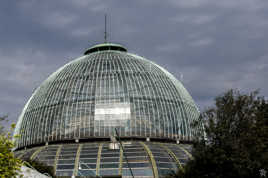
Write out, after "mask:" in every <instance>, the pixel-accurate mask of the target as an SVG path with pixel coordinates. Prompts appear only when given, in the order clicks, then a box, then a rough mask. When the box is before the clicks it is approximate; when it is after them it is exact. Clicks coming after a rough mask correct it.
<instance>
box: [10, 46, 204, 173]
mask: <svg viewBox="0 0 268 178" xmlns="http://www.w3.org/2000/svg"><path fill="white" fill-rule="evenodd" d="M198 117H199V111H198V108H197V107H196V105H195V103H194V101H193V99H192V97H191V96H190V94H189V93H188V92H187V90H186V89H185V88H184V87H183V85H182V84H181V82H180V81H178V80H177V79H176V78H175V77H174V76H173V75H172V74H170V73H169V72H168V71H166V70H165V69H163V68H162V67H160V66H159V65H157V64H155V63H153V62H151V61H149V60H147V59H145V58H143V57H140V56H138V55H135V54H132V53H128V52H127V49H126V48H125V47H123V46H122V45H118V44H112V43H104V44H99V45H95V46H93V47H91V48H89V49H87V50H86V51H85V53H84V55H83V56H82V57H79V58H77V59H75V60H73V61H71V62H69V63H68V64H66V65H64V66H63V67H61V68H60V69H58V70H57V71H56V72H54V73H53V74H51V75H50V76H49V77H48V79H46V80H45V81H44V82H43V83H42V84H41V85H40V87H38V88H37V89H36V90H35V91H34V93H33V94H32V96H31V97H30V99H29V100H28V102H27V103H26V105H25V107H24V109H23V111H22V113H21V115H20V117H19V120H18V123H17V126H16V129H15V134H17V135H20V137H19V138H18V139H17V140H16V143H17V151H16V152H15V154H16V155H18V156H19V157H21V158H25V159H26V158H31V159H39V160H41V161H43V162H46V163H47V164H48V165H52V166H53V167H54V169H55V172H56V174H57V175H59V176H61V175H64V176H66V175H67V176H71V175H75V176H78V175H79V171H78V170H79V168H82V167H84V169H85V170H84V173H85V174H87V175H90V174H92V173H94V174H95V175H107V174H112V175H117V174H119V175H122V176H123V177H127V176H130V173H129V172H125V173H124V170H125V171H127V170H128V169H126V168H127V166H131V165H130V164H129V165H125V163H124V159H125V157H124V156H123V150H122V149H123V148H122V149H121V147H120V148H119V149H112V150H110V152H113V151H114V153H113V154H112V155H114V157H111V158H109V159H108V160H110V161H107V162H108V163H109V162H110V163H109V164H107V165H106V166H105V164H102V162H101V161H102V160H103V158H102V157H103V155H102V154H104V153H105V152H107V154H108V153H109V147H108V146H109V143H110V138H111V137H113V136H114V135H115V131H116V132H117V136H118V137H119V138H120V139H121V140H122V145H125V149H126V150H127V149H128V148H129V150H130V151H129V159H131V156H130V155H131V153H132V156H134V155H135V152H139V153H140V154H141V155H142V156H141V157H143V158H142V160H144V161H142V162H140V161H138V162H135V161H134V162H133V163H131V164H133V166H134V167H135V166H138V167H139V166H140V167H148V170H150V171H147V172H146V171H145V172H144V171H140V172H139V171H137V172H136V173H137V175H139V177H141V176H143V177H144V176H145V177H158V176H159V175H165V174H166V172H168V171H165V169H166V170H170V169H172V170H173V171H175V170H176V169H177V168H178V166H179V167H180V166H181V165H182V164H184V163H185V161H186V160H187V159H188V158H191V155H190V146H189V145H187V144H186V145H185V144H179V145H178V144H176V143H179V142H184V143H186V142H191V141H192V139H193V135H194V134H195V132H196V131H195V130H194V129H192V128H191V126H190V124H191V123H192V122H193V121H195V120H197V119H198ZM167 142H169V143H167ZM171 142H173V143H171ZM155 145H158V146H159V148H154V147H155ZM131 148H132V149H133V150H135V151H133V150H132V151H131ZM175 148H177V149H175ZM64 149H67V150H65V151H64ZM106 149H107V151H104V150H106ZM142 150H143V151H142ZM161 150H164V151H161ZM91 152H92V153H91ZM93 152H94V154H93ZM121 152H122V153H121ZM143 152H144V154H143ZM161 152H162V153H161ZM68 153H69V154H68ZM127 153H128V151H126V154H127ZM61 154H63V155H64V154H67V155H69V157H68V156H67V158H66V157H65V158H64V156H63V157H62V160H61ZM83 154H84V157H83ZM161 154H163V155H162V156H157V155H161ZM104 155H105V154H104ZM108 155H109V154H108ZM136 155H137V153H136ZM176 155H177V156H176ZM49 156H50V157H49ZM41 157H45V158H44V159H41ZM93 157H94V158H93ZM108 157H109V156H108ZM145 157H146V158H145ZM158 157H159V158H163V159H164V158H166V161H167V162H170V165H169V166H168V167H167V168H165V164H164V163H165V162H161V161H159V160H161V159H158ZM48 158H51V159H48ZM112 158H113V159H112ZM147 158H148V159H147ZM82 159H85V160H84V161H83V162H82V163H80V162H79V160H80V161H81V160H82ZM90 159H92V160H91V161H93V162H94V161H95V162H94V163H93V164H92V165H93V166H92V165H91V162H90V161H89V160H90ZM126 159H127V158H126ZM64 160H65V161H64ZM68 160H69V161H68ZM133 160H135V156H134V157H133ZM138 160H139V159H138ZM183 160H184V161H183ZM88 161H89V162H88ZM84 162H85V165H88V166H84V164H83V163H84ZM114 162H115V163H116V164H115V165H116V166H115V165H113V166H112V163H114ZM134 163H135V164H134ZM138 163H139V164H138ZM80 164H81V165H80ZM68 165H69V166H68ZM94 165H95V166H94ZM102 165H104V166H103V167H102ZM109 165H110V166H111V167H109ZM145 165H146V166H145ZM159 165H162V166H163V167H164V168H163V169H161V170H162V172H161V171H160V168H161V166H160V168H159ZM167 165H168V164H167ZM120 166H121V167H120ZM107 169H108V172H107ZM133 169H134V168H133ZM158 169H159V171H158ZM101 170H106V173H102V171H101ZM109 170H110V172H109ZM104 172H105V171H104ZM133 172H134V171H133ZM156 172H157V173H156ZM80 173H81V174H82V172H80Z"/></svg>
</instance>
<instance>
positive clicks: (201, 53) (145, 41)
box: [0, 0, 268, 122]
mask: <svg viewBox="0 0 268 178" xmlns="http://www.w3.org/2000/svg"><path fill="white" fill-rule="evenodd" d="M105 13H108V15H109V17H108V20H109V23H108V31H109V32H110V31H112V33H111V36H110V38H109V41H111V42H118V43H121V44H123V45H124V46H126V47H127V48H128V50H129V52H132V53H136V54H138V55H141V56H143V57H146V58H147V59H149V60H152V61H154V62H156V63H157V64H159V65H161V66H163V67H164V68H166V69H167V70H168V71H170V72H171V73H172V74H174V75H175V76H176V77H177V78H180V76H183V81H182V82H183V84H184V86H185V87H186V89H187V90H188V91H189V92H190V94H191V95H192V97H193V98H194V100H195V101H196V103H197V104H198V106H199V108H200V110H202V109H203V108H205V107H207V106H209V105H212V103H213V98H214V97H215V96H217V95H219V94H222V93H223V92H224V91H226V90H228V89H231V88H237V89H240V90H242V91H245V92H248V91H252V90H254V89H260V91H261V95H263V96H268V89H267V87H268V79H267V77H268V21H267V19H268V1H267V0H224V1H215V0H165V1H162V0H136V1H119V0H118V1H114V0H110V1H101V0H91V1H90V0H46V1H37V0H20V1H15V0H8V1H1V2H0V21H1V25H0V85H1V88H0V115H4V114H8V115H9V119H10V120H11V121H12V122H16V121H17V118H18V116H19V114H20V112H21V110H22V109H23V106H24V104H25V103H26V101H27V100H28V99H29V97H30V96H31V94H32V92H33V90H34V89H35V88H36V87H38V86H39V85H40V84H41V83H42V82H43V81H44V80H45V79H46V78H47V77H48V76H49V75H50V74H51V73H52V72H54V71H55V70H56V69H58V68H59V67H61V66H62V65H64V64H65V63H67V62H69V61H70V60H72V59H74V58H76V57H79V56H81V55H82V53H83V51H84V50H85V49H86V48H88V47H90V46H92V45H94V44H97V43H101V42H103V36H104V14H105Z"/></svg>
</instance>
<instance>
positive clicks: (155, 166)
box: [140, 142, 159, 178]
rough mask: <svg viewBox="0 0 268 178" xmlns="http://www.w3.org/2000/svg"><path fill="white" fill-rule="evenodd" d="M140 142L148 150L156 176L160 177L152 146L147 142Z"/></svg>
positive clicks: (156, 177)
mask: <svg viewBox="0 0 268 178" xmlns="http://www.w3.org/2000/svg"><path fill="white" fill-rule="evenodd" d="M140 144H141V145H142V146H143V147H144V149H145V150H146V152H147V154H148V156H149V158H150V161H151V163H152V167H153V173H154V178H159V176H158V170H157V165H156V162H155V159H154V155H153V153H152V152H151V150H150V148H149V147H148V146H147V145H146V144H145V143H143V142H140Z"/></svg>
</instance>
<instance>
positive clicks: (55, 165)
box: [54, 145, 62, 175]
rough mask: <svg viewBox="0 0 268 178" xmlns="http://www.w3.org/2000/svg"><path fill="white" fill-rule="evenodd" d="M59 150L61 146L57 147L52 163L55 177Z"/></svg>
mask: <svg viewBox="0 0 268 178" xmlns="http://www.w3.org/2000/svg"><path fill="white" fill-rule="evenodd" d="M61 148H62V145H60V146H59V147H58V149H57V152H56V157H55V161H54V174H55V175H56V170H57V164H58V159H59V156H60V152H61Z"/></svg>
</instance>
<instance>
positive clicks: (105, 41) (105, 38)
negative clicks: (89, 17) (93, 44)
mask: <svg viewBox="0 0 268 178" xmlns="http://www.w3.org/2000/svg"><path fill="white" fill-rule="evenodd" d="M106 19H107V14H105V31H104V43H107V20H106Z"/></svg>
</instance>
